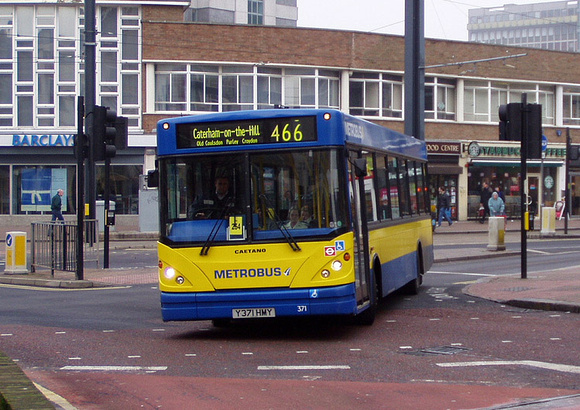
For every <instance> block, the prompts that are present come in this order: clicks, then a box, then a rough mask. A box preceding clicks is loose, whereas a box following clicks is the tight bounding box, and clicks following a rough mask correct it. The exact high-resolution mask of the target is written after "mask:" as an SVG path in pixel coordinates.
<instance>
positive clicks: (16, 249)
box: [4, 232, 28, 274]
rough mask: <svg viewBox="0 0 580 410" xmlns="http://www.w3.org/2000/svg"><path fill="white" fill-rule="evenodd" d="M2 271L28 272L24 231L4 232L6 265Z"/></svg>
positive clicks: (8, 272)
mask: <svg viewBox="0 0 580 410" xmlns="http://www.w3.org/2000/svg"><path fill="white" fill-rule="evenodd" d="M4 273H6V274H22V273H28V267H27V261H26V232H6V266H5V268H4Z"/></svg>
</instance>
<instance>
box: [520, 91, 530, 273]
mask: <svg viewBox="0 0 580 410" xmlns="http://www.w3.org/2000/svg"><path fill="white" fill-rule="evenodd" d="M521 118H522V128H521V130H522V138H521V141H520V142H521V145H520V157H521V165H520V203H521V207H520V208H521V210H520V213H521V228H520V233H521V252H520V254H521V264H522V276H521V277H522V279H526V278H527V277H528V232H527V231H526V204H527V202H528V199H527V195H526V192H525V187H526V179H527V177H528V176H527V174H528V173H527V169H528V164H527V163H526V160H527V159H528V144H527V142H528V134H529V129H528V95H527V94H525V93H524V94H522V115H521Z"/></svg>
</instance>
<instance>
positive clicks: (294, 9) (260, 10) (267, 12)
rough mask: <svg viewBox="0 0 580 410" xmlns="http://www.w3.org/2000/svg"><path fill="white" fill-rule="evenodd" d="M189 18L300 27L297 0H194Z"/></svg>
mask: <svg viewBox="0 0 580 410" xmlns="http://www.w3.org/2000/svg"><path fill="white" fill-rule="evenodd" d="M184 17H185V20H186V21H194V22H196V23H219V24H251V25H259V26H283V27H296V22H297V21H298V6H297V0H231V1H223V0H192V2H191V6H190V7H189V8H188V9H187V10H186V12H185V16H184Z"/></svg>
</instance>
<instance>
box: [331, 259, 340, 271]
mask: <svg viewBox="0 0 580 410" xmlns="http://www.w3.org/2000/svg"><path fill="white" fill-rule="evenodd" d="M330 266H331V267H332V269H333V270H334V271H336V272H338V271H339V270H341V269H342V262H341V261H339V260H336V261H334V262H332V264H331V265H330Z"/></svg>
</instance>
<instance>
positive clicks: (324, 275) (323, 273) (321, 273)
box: [320, 269, 330, 279]
mask: <svg viewBox="0 0 580 410" xmlns="http://www.w3.org/2000/svg"><path fill="white" fill-rule="evenodd" d="M320 275H321V276H322V277H323V278H324V279H327V278H329V277H330V271H329V270H328V269H324V270H323V271H322V272H320Z"/></svg>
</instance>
